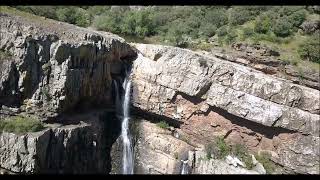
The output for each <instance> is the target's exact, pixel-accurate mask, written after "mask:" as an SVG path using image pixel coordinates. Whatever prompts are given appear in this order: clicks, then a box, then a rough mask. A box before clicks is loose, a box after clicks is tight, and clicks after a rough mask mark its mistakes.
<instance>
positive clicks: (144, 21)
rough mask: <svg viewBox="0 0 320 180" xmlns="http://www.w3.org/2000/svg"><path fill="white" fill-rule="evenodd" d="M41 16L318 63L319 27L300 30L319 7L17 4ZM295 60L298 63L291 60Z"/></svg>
mask: <svg viewBox="0 0 320 180" xmlns="http://www.w3.org/2000/svg"><path fill="white" fill-rule="evenodd" d="M15 8H17V9H19V10H23V11H27V12H30V13H33V14H37V15H40V16H45V17H48V18H52V19H56V20H59V21H65V22H69V23H72V24H76V25H79V26H83V27H88V26H91V27H94V28H96V29H98V30H102V31H110V32H113V33H115V34H119V35H122V36H130V37H135V38H140V39H144V40H145V41H143V42H146V41H147V40H148V41H150V42H151V43H162V44H169V45H175V46H179V47H187V48H196V49H203V50H208V49H210V47H211V44H209V43H208V42H209V41H212V40H214V41H216V42H217V43H218V44H219V45H220V46H228V45H229V44H231V43H233V42H239V41H242V42H250V43H258V42H259V43H263V44H269V45H272V46H273V47H275V48H277V49H279V50H280V51H282V52H283V55H282V56H281V59H283V60H286V61H288V59H289V60H294V61H297V60H300V59H302V60H308V61H312V62H317V63H319V62H320V60H319V59H320V52H319V49H320V45H319V31H316V32H311V33H304V32H303V31H302V30H301V24H302V23H303V22H310V21H320V20H319V17H320V15H319V13H320V8H319V7H317V6H311V7H308V6H170V7H169V6H152V7H144V8H141V9H139V10H136V9H135V10H133V9H131V8H130V7H129V6H113V7H111V6H55V7H51V6H16V7H15ZM294 64H296V63H294Z"/></svg>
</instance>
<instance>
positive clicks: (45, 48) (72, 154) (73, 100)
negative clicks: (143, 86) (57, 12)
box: [0, 13, 136, 174]
mask: <svg viewBox="0 0 320 180" xmlns="http://www.w3.org/2000/svg"><path fill="white" fill-rule="evenodd" d="M0 50H1V51H0V53H1V54H0V55H1V56H0V75H1V76H0V121H2V120H3V119H4V118H5V117H8V116H11V115H17V114H20V113H24V114H34V115H36V116H38V117H39V119H40V120H42V121H44V122H46V123H48V124H46V126H47V128H46V129H45V130H43V131H41V132H36V133H26V134H17V133H7V132H0V167H1V168H2V169H6V170H8V171H10V172H15V173H27V174H29V173H77V174H78V173H108V172H110V170H111V159H110V158H111V157H110V148H111V145H112V144H113V143H114V141H115V139H116V137H114V136H118V132H117V131H119V130H120V127H119V126H118V125H119V122H118V120H117V119H115V118H114V113H106V112H104V111H101V112H92V111H97V109H99V107H103V108H108V109H112V108H113V105H114V100H113V94H114V92H113V87H112V81H113V80H117V81H122V79H123V78H122V77H123V76H124V74H123V73H124V69H125V68H126V66H127V64H129V63H130V60H131V58H132V57H135V55H136V53H135V51H134V49H133V48H131V47H130V45H128V44H127V43H125V42H124V40H123V39H121V38H120V37H118V36H116V35H113V34H109V33H104V32H98V31H92V30H88V29H85V28H80V27H77V26H74V25H70V24H66V23H60V22H56V21H53V20H49V19H43V18H40V17H37V16H32V17H31V18H30V17H20V16H15V15H12V14H6V13H0ZM3 52H4V53H3ZM93 109H94V110H93ZM114 119H115V120H116V121H113V120H114Z"/></svg>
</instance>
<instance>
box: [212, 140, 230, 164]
mask: <svg viewBox="0 0 320 180" xmlns="http://www.w3.org/2000/svg"><path fill="white" fill-rule="evenodd" d="M215 145H216V147H217V148H218V154H217V157H218V158H220V159H221V158H224V157H226V156H227V155H228V154H230V153H231V148H230V146H229V145H227V144H226V142H225V141H224V138H223V137H218V138H216V140H215Z"/></svg>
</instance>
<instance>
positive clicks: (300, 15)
mask: <svg viewBox="0 0 320 180" xmlns="http://www.w3.org/2000/svg"><path fill="white" fill-rule="evenodd" d="M306 16H307V14H306V10H304V9H302V10H299V11H296V12H294V13H292V14H291V15H290V16H289V21H290V23H291V24H293V26H295V27H299V26H300V25H301V24H302V23H303V21H304V20H306Z"/></svg>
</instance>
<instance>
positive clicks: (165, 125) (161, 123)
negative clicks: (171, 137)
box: [157, 121, 169, 129]
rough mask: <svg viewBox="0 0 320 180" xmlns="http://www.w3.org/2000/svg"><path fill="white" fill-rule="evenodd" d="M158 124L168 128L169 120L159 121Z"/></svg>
mask: <svg viewBox="0 0 320 180" xmlns="http://www.w3.org/2000/svg"><path fill="white" fill-rule="evenodd" d="M157 126H158V127H160V128H162V129H168V127H169V124H168V123H167V122H165V121H160V122H158V123H157Z"/></svg>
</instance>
